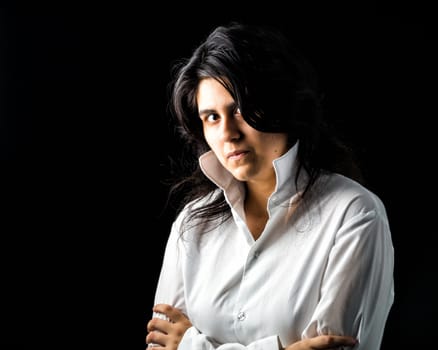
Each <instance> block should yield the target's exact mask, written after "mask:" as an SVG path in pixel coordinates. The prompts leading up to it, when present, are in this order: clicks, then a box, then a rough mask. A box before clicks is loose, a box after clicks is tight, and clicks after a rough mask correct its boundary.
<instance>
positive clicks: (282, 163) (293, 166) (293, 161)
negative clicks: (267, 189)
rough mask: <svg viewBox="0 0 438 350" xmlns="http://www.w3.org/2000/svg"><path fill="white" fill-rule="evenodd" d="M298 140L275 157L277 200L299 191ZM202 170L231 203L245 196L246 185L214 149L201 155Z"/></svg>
mask: <svg viewBox="0 0 438 350" xmlns="http://www.w3.org/2000/svg"><path fill="white" fill-rule="evenodd" d="M297 153H298V141H297V142H296V143H295V145H294V146H292V147H291V148H290V149H289V150H288V151H287V152H286V153H285V154H283V155H282V156H281V157H279V158H277V159H274V161H273V166H274V170H275V176H276V178H277V184H276V188H275V191H274V194H275V195H276V198H277V200H280V201H283V200H285V199H286V198H290V196H292V195H294V194H296V193H297V188H296V186H295V179H294V177H295V174H296V171H297V168H298V164H297V163H298V158H297ZM199 165H200V167H201V170H202V171H203V173H204V174H205V176H207V177H208V178H209V179H210V180H211V181H212V182H213V183H215V184H216V185H217V186H218V187H219V188H221V189H222V190H223V191H224V192H225V195H226V197H227V198H228V200H229V202H230V203H231V204H233V203H235V201H237V200H241V199H242V198H244V193H245V190H244V186H243V183H242V182H241V181H238V180H236V179H235V178H234V177H233V175H231V173H230V172H229V171H228V170H226V169H225V168H224V167H223V166H222V164H221V163H220V162H219V160H218V159H217V157H216V155H215V154H214V153H213V151H211V150H210V151H208V152H206V153H204V154H202V155H201V156H200V157H199Z"/></svg>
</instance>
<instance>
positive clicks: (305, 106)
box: [146, 23, 394, 350]
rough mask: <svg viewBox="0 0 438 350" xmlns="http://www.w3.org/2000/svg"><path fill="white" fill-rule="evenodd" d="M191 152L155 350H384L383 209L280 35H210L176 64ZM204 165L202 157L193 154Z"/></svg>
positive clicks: (159, 300) (386, 263)
mask: <svg viewBox="0 0 438 350" xmlns="http://www.w3.org/2000/svg"><path fill="white" fill-rule="evenodd" d="M175 72H176V75H175V80H174V81H173V85H172V90H171V91H172V95H171V107H172V111H173V112H174V116H175V118H176V127H177V129H178V130H179V132H180V133H181V136H182V137H183V140H184V143H185V144H186V145H187V146H188V150H189V151H190V152H191V154H192V155H193V156H194V159H193V160H194V161H193V162H190V158H182V159H183V160H184V163H185V164H186V165H189V168H190V169H189V170H190V171H189V172H188V173H187V176H186V177H184V178H183V179H182V180H181V181H179V182H177V183H175V185H174V187H173V190H172V192H171V193H173V194H174V193H179V195H178V196H177V198H179V199H181V200H182V201H181V203H182V206H181V208H180V210H178V212H177V214H178V215H177V217H176V220H175V221H174V223H173V225H172V229H171V233H170V236H169V240H168V243H167V246H166V250H165V255H164V260H163V264H162V269H161V274H160V278H159V281H158V286H157V290H156V296H155V306H154V308H153V311H154V315H153V318H152V319H151V320H150V321H149V322H148V324H147V330H148V335H147V337H146V342H147V343H148V344H149V346H151V347H152V346H156V347H158V349H160V348H161V349H166V350H168V349H179V350H189V349H190V350H198V349H199V350H201V349H203V350H204V349H208V350H210V349H217V350H239V349H264V350H274V349H275V350H278V349H286V350H294V349H295V350H298V349H335V348H340V347H342V346H347V347H348V346H350V347H354V349H362V350H371V349H379V347H380V344H381V341H382V337H383V331H384V326H385V323H386V320H387V316H388V314H389V311H390V308H391V306H392V303H393V298H394V293H393V264H394V252H393V246H392V241H391V234H390V228H389V224H388V219H387V215H386V212H385V207H384V205H383V204H382V202H381V200H380V199H379V198H378V197H377V196H376V195H375V194H374V193H372V192H371V191H370V190H368V189H367V188H366V187H364V185H362V184H361V182H360V181H361V178H360V173H359V171H358V168H357V167H356V166H355V163H354V162H353V157H352V156H351V154H350V151H349V149H348V148H347V147H345V146H343V145H342V143H340V142H339V140H337V139H336V138H335V137H334V136H333V135H332V134H331V133H330V130H329V129H328V127H327V126H326V125H325V123H324V121H323V120H322V107H321V101H320V97H319V95H320V94H319V91H318V86H317V81H316V77H315V73H314V71H313V70H312V67H311V66H310V65H309V64H308V62H306V60H305V59H304V58H302V56H300V54H299V53H298V52H297V51H296V50H294V49H292V48H291V46H290V44H289V43H288V41H287V39H286V38H285V37H284V36H283V35H282V34H281V33H279V32H278V31H276V30H274V29H273V28H267V27H261V26H260V27H256V26H249V25H244V24H239V23H231V24H229V25H227V26H220V27H218V28H216V29H215V30H213V31H212V32H211V33H210V35H209V36H208V37H207V38H206V40H205V41H204V42H203V43H201V45H199V47H198V48H197V49H196V50H195V51H194V52H193V54H192V56H191V58H190V59H188V60H186V61H184V62H181V63H180V64H179V65H178V66H177V69H176V71H175ZM198 158H199V160H198Z"/></svg>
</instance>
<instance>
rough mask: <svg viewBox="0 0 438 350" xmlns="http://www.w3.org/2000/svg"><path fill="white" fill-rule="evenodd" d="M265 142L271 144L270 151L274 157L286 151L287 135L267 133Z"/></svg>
mask: <svg viewBox="0 0 438 350" xmlns="http://www.w3.org/2000/svg"><path fill="white" fill-rule="evenodd" d="M266 144H267V145H271V147H270V149H271V152H272V154H273V155H274V156H276V157H279V156H281V155H283V154H284V153H285V152H286V151H287V137H286V136H284V135H278V134H274V135H269V137H268V138H267V140H266Z"/></svg>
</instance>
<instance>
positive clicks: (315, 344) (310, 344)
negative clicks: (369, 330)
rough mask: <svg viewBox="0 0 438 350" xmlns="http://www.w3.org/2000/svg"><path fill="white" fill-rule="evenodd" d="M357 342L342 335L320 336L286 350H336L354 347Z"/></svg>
mask: <svg viewBox="0 0 438 350" xmlns="http://www.w3.org/2000/svg"><path fill="white" fill-rule="evenodd" d="M356 343H357V340H356V339H354V338H352V337H347V336H340V335H319V336H316V337H313V338H308V339H303V340H300V341H297V342H295V343H293V344H291V345H289V346H288V347H286V348H285V349H284V350H320V349H324V350H336V349H339V347H341V346H354V345H356Z"/></svg>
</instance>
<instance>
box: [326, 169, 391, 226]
mask: <svg viewBox="0 0 438 350" xmlns="http://www.w3.org/2000/svg"><path fill="white" fill-rule="evenodd" d="M319 184H320V185H323V186H322V191H321V192H320V193H322V200H323V201H328V202H330V205H331V206H333V208H335V209H337V210H341V211H343V212H344V213H345V219H348V218H349V217H352V216H356V215H365V214H366V215H367V216H380V217H385V218H386V209H385V205H384V203H383V202H382V200H381V199H380V197H379V196H378V195H377V194H376V193H374V192H372V191H371V190H370V189H368V188H367V187H365V186H363V185H362V184H360V183H358V182H356V181H354V180H352V179H350V178H348V177H345V176H343V175H340V174H330V175H325V176H323V177H322V178H321V180H320V181H319Z"/></svg>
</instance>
